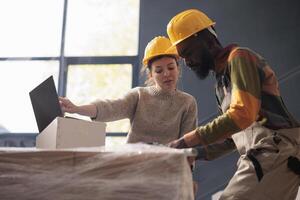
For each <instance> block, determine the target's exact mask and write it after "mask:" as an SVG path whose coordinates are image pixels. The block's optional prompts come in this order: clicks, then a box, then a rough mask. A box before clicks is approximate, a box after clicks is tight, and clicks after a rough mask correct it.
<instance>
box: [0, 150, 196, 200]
mask: <svg viewBox="0 0 300 200" xmlns="http://www.w3.org/2000/svg"><path fill="white" fill-rule="evenodd" d="M188 154H189V152H185V151H183V150H177V149H171V148H167V147H162V146H152V145H145V144H126V145H122V146H119V147H118V148H114V149H112V148H104V147H103V148H78V149H65V150H41V149H35V148H0V199H1V200H3V199H5V200H6V199H9V200H13V199H30V200H34V199H39V200H40V199H43V200H48V199H49V200H50V199H51V200H54V199H55V200H56V199H63V200H68V199H72V200H74V199H81V200H89V199H109V200H147V199H151V200H164V199H172V200H176V199H180V200H181V199H182V200H190V199H194V197H193V189H192V175H191V170H190V167H189V164H188V162H187V159H186V157H187V155H188Z"/></svg>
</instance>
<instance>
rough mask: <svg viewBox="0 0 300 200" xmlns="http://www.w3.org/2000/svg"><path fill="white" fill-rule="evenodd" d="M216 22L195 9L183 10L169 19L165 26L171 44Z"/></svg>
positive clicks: (175, 43)
mask: <svg viewBox="0 0 300 200" xmlns="http://www.w3.org/2000/svg"><path fill="white" fill-rule="evenodd" d="M215 24H216V23H215V22H214V21H212V20H211V19H210V18H208V17H207V16H206V14H204V13H203V12H201V11H199V10H196V9H189V10H185V11H183V12H181V13H179V14H177V15H176V16H175V17H173V18H172V19H171V21H170V22H169V23H168V26H167V32H168V36H169V38H170V40H171V43H172V46H175V45H177V44H178V43H180V42H181V41H183V40H184V39H186V38H188V37H189V36H191V35H193V34H195V33H197V32H199V31H201V30H203V29H206V28H208V27H210V26H213V25H215Z"/></svg>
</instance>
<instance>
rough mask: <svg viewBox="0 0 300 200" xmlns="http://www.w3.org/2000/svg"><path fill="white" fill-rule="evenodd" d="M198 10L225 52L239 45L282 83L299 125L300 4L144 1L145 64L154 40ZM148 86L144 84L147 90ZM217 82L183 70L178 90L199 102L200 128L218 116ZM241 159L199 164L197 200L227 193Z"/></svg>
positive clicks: (293, 0)
mask: <svg viewBox="0 0 300 200" xmlns="http://www.w3.org/2000/svg"><path fill="white" fill-rule="evenodd" d="M189 8H198V9H200V10H202V11H204V12H205V13H206V14H207V15H208V16H209V17H210V18H212V19H213V20H215V21H216V26H215V28H216V30H217V33H218V35H219V40H220V41H221V43H222V44H223V46H226V45H228V44H230V43H237V44H239V45H240V46H246V47H249V48H251V49H253V50H254V51H256V52H258V53H260V54H261V55H262V56H264V57H265V59H266V60H267V61H268V63H269V64H270V65H271V67H272V68H273V69H274V71H275V73H276V74H277V76H278V78H279V80H280V89H281V93H282V96H283V99H284V100H285V103H286V105H287V107H288V108H289V110H290V111H291V112H292V113H293V114H294V116H295V117H296V118H297V119H298V120H300V106H299V105H298V102H300V92H299V91H300V87H299V85H300V83H299V82H300V53H299V52H300V50H299V47H300V39H299V38H298V36H300V20H299V19H300V1H299V0H289V1H282V0H272V1H268V0H226V1H219V0H209V1H208V0H206V1H204V0H203V1H201V0H198V1H196V0H188V1H186V0H141V9H140V13H141V18H140V43H139V55H140V59H142V56H143V53H144V48H145V46H146V44H147V42H148V41H149V40H151V39H152V38H153V37H154V36H157V35H167V33H166V25H167V23H168V22H169V20H170V19H171V18H172V17H173V16H174V15H175V14H177V13H178V12H181V11H183V10H185V9H189ZM142 83H143V80H140V84H141V85H142ZM213 83H214V82H213V79H212V78H209V79H207V80H205V81H200V80H198V79H197V77H196V76H195V75H194V74H193V73H192V72H191V71H189V70H188V69H187V68H186V67H183V72H182V78H181V81H180V84H179V87H180V88H181V89H183V90H184V91H186V92H188V93H190V94H192V95H194V96H195V97H196V98H197V100H198V107H199V122H200V123H204V122H205V121H207V120H209V119H210V118H211V117H212V116H214V115H215V114H216V110H217V109H216V104H215V97H214V93H213ZM236 160H237V155H236V154H232V155H230V156H227V157H224V158H221V159H219V160H216V161H213V162H198V163H197V167H196V172H195V173H194V175H195V179H196V180H197V181H199V184H200V189H199V193H198V197H197V199H210V196H211V194H213V193H215V192H216V191H218V190H220V189H223V188H224V186H225V185H226V184H227V181H228V180H229V178H230V177H231V176H232V174H233V172H234V170H235V162H236Z"/></svg>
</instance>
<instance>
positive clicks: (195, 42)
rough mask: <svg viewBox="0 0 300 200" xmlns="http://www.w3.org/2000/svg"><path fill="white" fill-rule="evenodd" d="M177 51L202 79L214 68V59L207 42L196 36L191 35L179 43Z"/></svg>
mask: <svg viewBox="0 0 300 200" xmlns="http://www.w3.org/2000/svg"><path fill="white" fill-rule="evenodd" d="M176 48H177V51H178V53H179V55H180V57H182V58H183V59H184V61H185V63H186V65H187V66H188V67H189V68H191V69H192V70H193V71H194V72H195V73H196V75H197V76H198V77H199V78H200V79H205V78H206V77H207V76H208V74H209V71H210V70H211V69H214V59H213V56H212V54H211V53H210V52H209V50H208V48H207V45H206V42H205V41H201V40H200V39H199V38H197V37H196V36H191V37H189V38H187V39H185V40H183V41H182V42H180V43H179V44H178V45H176Z"/></svg>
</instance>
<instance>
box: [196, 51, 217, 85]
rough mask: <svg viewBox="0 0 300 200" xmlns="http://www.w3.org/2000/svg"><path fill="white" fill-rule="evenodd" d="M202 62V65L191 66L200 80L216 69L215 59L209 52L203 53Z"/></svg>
mask: <svg viewBox="0 0 300 200" xmlns="http://www.w3.org/2000/svg"><path fill="white" fill-rule="evenodd" d="M201 61H202V63H201V64H195V65H193V66H190V68H191V69H192V70H193V71H194V72H195V73H196V75H197V76H198V78H200V79H201V80H203V79H205V78H206V77H207V76H208V75H209V72H210V70H212V69H213V68H214V59H213V57H212V55H211V54H210V53H209V51H203V53H202V56H201Z"/></svg>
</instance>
